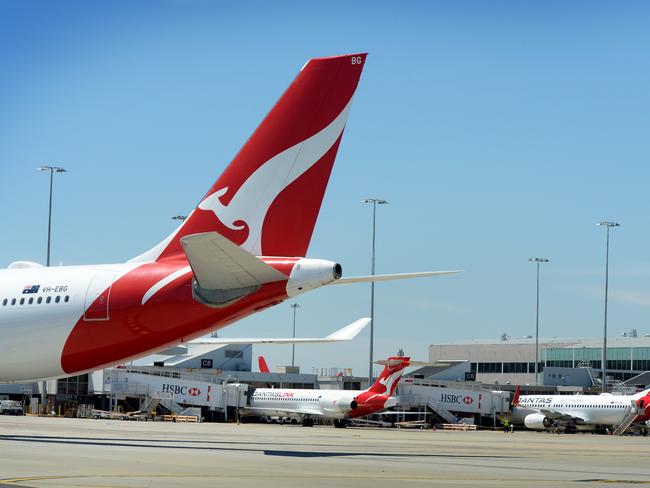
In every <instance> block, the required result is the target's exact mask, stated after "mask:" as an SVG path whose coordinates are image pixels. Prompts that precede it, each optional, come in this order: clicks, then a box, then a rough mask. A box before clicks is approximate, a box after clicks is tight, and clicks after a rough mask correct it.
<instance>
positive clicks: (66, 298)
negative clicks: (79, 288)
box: [63, 295, 70, 303]
mask: <svg viewBox="0 0 650 488" xmlns="http://www.w3.org/2000/svg"><path fill="white" fill-rule="evenodd" d="M63 301H64V302H65V303H68V302H69V301H70V295H66V296H65V298H64V299H63Z"/></svg>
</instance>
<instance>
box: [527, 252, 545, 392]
mask: <svg viewBox="0 0 650 488" xmlns="http://www.w3.org/2000/svg"><path fill="white" fill-rule="evenodd" d="M528 261H530V262H531V263H535V264H536V265H537V305H536V308H535V386H537V385H539V265H540V263H548V259H546V258H530V259H529V260H528Z"/></svg>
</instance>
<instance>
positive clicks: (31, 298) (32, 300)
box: [29, 297, 34, 305]
mask: <svg viewBox="0 0 650 488" xmlns="http://www.w3.org/2000/svg"><path fill="white" fill-rule="evenodd" d="M32 303H34V297H29V304H30V305H31V304H32Z"/></svg>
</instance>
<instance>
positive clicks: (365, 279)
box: [328, 271, 460, 285]
mask: <svg viewBox="0 0 650 488" xmlns="http://www.w3.org/2000/svg"><path fill="white" fill-rule="evenodd" d="M455 273H460V271H422V272H419V273H398V274H386V275H370V276H350V277H349V278H339V279H338V280H334V281H332V282H330V283H328V284H329V285H347V284H348V283H369V282H371V281H393V280H405V279H408V278H426V277H427V276H439V275H448V274H455Z"/></svg>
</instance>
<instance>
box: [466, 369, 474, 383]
mask: <svg viewBox="0 0 650 488" xmlns="http://www.w3.org/2000/svg"><path fill="white" fill-rule="evenodd" d="M465 381H476V373H475V372H474V371H468V372H466V373H465Z"/></svg>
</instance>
